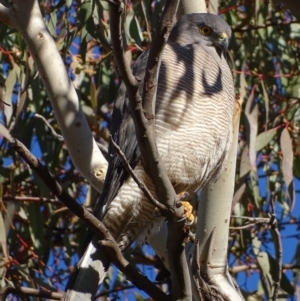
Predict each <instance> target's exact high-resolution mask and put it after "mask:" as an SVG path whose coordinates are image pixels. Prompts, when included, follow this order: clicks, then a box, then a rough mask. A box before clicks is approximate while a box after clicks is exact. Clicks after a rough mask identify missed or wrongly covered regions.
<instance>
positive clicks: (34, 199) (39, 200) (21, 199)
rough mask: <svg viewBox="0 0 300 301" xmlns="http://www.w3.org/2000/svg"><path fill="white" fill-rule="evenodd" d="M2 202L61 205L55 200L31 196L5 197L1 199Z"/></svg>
mask: <svg viewBox="0 0 300 301" xmlns="http://www.w3.org/2000/svg"><path fill="white" fill-rule="evenodd" d="M2 200H3V201H6V202H32V203H38V204H42V203H50V204H56V205H61V203H59V202H58V201H57V200H55V199H49V198H42V197H32V196H12V195H5V196H3V197H2Z"/></svg>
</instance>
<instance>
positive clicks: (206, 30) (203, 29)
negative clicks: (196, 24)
mask: <svg viewBox="0 0 300 301" xmlns="http://www.w3.org/2000/svg"><path fill="white" fill-rule="evenodd" d="M200 33H201V34H202V35H204V36H207V35H209V34H210V33H211V29H210V28H209V27H207V26H202V27H200Z"/></svg>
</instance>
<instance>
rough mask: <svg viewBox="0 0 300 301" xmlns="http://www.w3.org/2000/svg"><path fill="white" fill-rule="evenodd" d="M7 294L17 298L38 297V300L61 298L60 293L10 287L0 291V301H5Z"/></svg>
mask: <svg viewBox="0 0 300 301" xmlns="http://www.w3.org/2000/svg"><path fill="white" fill-rule="evenodd" d="M9 294H15V295H18V296H24V297H30V296H31V297H39V298H46V299H52V300H60V299H61V297H62V293H56V292H50V291H45V290H42V289H41V290H38V289H34V288H29V287H23V286H21V287H11V286H6V287H4V288H2V289H1V290H0V301H5V300H6V297H7V296H8V295H9Z"/></svg>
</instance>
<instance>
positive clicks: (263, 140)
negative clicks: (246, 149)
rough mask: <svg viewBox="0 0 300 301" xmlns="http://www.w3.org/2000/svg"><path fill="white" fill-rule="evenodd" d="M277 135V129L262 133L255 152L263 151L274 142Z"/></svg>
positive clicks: (257, 139)
mask: <svg viewBox="0 0 300 301" xmlns="http://www.w3.org/2000/svg"><path fill="white" fill-rule="evenodd" d="M276 133H277V129H271V130H268V131H265V132H262V133H260V134H259V135H258V136H257V137H256V142H255V150H256V151H260V150H262V149H263V148H264V147H265V146H266V145H268V144H269V143H270V142H271V141H272V139H273V138H274V137H275V135H276Z"/></svg>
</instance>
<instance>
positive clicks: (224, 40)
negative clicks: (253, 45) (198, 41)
mask: <svg viewBox="0 0 300 301" xmlns="http://www.w3.org/2000/svg"><path fill="white" fill-rule="evenodd" d="M214 44H215V46H216V47H218V48H219V49H220V50H222V51H223V52H226V51H227V49H228V45H229V37H228V35H227V33H226V32H222V33H221V34H220V35H219V37H218V38H217V40H216V42H215V43H214Z"/></svg>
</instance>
